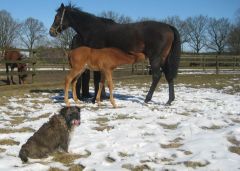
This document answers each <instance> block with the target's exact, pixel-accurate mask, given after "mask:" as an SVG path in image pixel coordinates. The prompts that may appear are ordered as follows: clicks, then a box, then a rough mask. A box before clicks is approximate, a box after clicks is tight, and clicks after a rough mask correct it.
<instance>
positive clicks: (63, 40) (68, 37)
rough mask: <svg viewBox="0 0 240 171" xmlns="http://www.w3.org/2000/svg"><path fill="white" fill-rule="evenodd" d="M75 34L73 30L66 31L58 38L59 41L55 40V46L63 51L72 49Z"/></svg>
mask: <svg viewBox="0 0 240 171" xmlns="http://www.w3.org/2000/svg"><path fill="white" fill-rule="evenodd" d="M75 34H76V32H75V31H74V30H73V29H71V28H69V29H67V30H65V31H64V32H62V34H60V35H59V36H58V37H57V39H54V42H53V43H54V46H56V47H60V48H63V49H69V48H70V47H71V43H72V39H73V37H74V36H75Z"/></svg>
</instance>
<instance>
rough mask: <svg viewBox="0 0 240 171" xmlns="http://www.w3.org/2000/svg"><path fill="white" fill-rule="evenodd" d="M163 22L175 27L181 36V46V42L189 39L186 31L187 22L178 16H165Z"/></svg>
mask: <svg viewBox="0 0 240 171" xmlns="http://www.w3.org/2000/svg"><path fill="white" fill-rule="evenodd" d="M163 22H165V23H168V24H170V25H172V26H174V27H176V28H177V30H178V31H179V34H180V37H181V44H182V48H183V44H184V43H187V42H188V41H189V37H188V32H187V23H186V22H185V21H183V20H181V19H180V17H179V16H172V17H167V18H166V19H165V20H163Z"/></svg>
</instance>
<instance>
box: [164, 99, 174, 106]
mask: <svg viewBox="0 0 240 171" xmlns="http://www.w3.org/2000/svg"><path fill="white" fill-rule="evenodd" d="M172 102H173V100H168V101H167V103H166V104H165V106H171V104H172Z"/></svg>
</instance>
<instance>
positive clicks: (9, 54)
mask: <svg viewBox="0 0 240 171" xmlns="http://www.w3.org/2000/svg"><path fill="white" fill-rule="evenodd" d="M3 59H4V60H6V61H11V63H6V73H7V84H9V85H10V84H11V83H12V84H16V83H15V82H14V81H13V75H12V74H11V80H10V79H9V67H10V69H11V72H13V71H14V68H17V69H18V73H19V75H18V78H19V84H24V82H25V79H26V77H27V74H22V72H25V71H27V65H26V64H25V63H18V62H19V61H21V60H22V59H23V54H21V53H20V52H19V51H18V50H9V51H8V50H6V51H5V53H4V56H3ZM15 62H16V63H15Z"/></svg>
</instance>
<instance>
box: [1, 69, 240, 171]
mask: <svg viewBox="0 0 240 171" xmlns="http://www.w3.org/2000/svg"><path fill="white" fill-rule="evenodd" d="M65 75H66V72H63V71H51V72H50V71H40V72H38V73H37V75H36V77H35V81H34V83H33V84H26V85H11V86H8V85H5V84H4V81H1V86H0V96H1V98H0V111H1V116H0V118H1V119H0V158H1V160H0V170H9V171H16V170H17V171H22V170H39V171H40V170H43V171H62V170H70V171H79V170H82V169H83V168H86V170H134V171H136V170H137V171H142V170H183V171H185V170H186V171H188V170H228V169H229V168H230V167H231V170H233V171H235V170H236V171H237V170H238V169H239V159H240V146H239V144H240V130H239V126H240V120H239V114H240V113H239V106H240V77H239V74H237V75H233V74H222V75H215V74H208V75H203V74H198V75H194V74H187V75H182V74H179V75H178V77H177V79H176V86H175V87H176V88H175V90H176V100H175V101H174V102H173V104H172V105H171V106H165V105H164V103H165V102H166V101H167V98H168V88H167V84H166V81H165V79H164V78H163V79H161V82H160V84H159V85H158V88H157V89H156V91H155V93H154V96H153V99H152V101H151V102H149V103H148V104H145V103H143V101H144V98H145V95H146V93H147V91H148V88H149V86H150V82H151V76H149V75H130V74H128V76H127V74H118V73H115V75H114V83H115V89H114V97H115V100H116V103H117V105H118V108H116V109H113V108H112V106H111V104H110V102H109V101H108V100H104V101H103V102H102V105H101V106H97V104H92V103H90V102H88V101H87V102H80V105H81V118H82V124H81V125H80V126H79V127H78V128H77V129H76V130H75V131H74V133H73V136H72V140H71V142H70V146H69V153H67V154H66V153H54V154H53V155H51V156H50V157H49V158H47V159H42V160H30V162H29V163H27V164H23V163H22V162H21V160H20V159H19V158H18V152H19V150H20V147H21V145H22V144H23V143H25V142H26V140H27V139H28V138H29V137H30V136H31V135H32V134H33V132H34V131H36V130H37V129H38V128H39V127H40V126H41V125H42V124H43V123H45V122H47V121H48V119H49V117H51V116H52V115H53V114H54V113H57V112H58V110H59V109H60V108H61V106H62V105H64V102H63V83H64V77H65ZM2 79H3V80H4V78H1V80H2ZM90 90H91V92H93V88H92V80H91V89H90ZM71 103H73V102H72V100H71Z"/></svg>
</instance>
